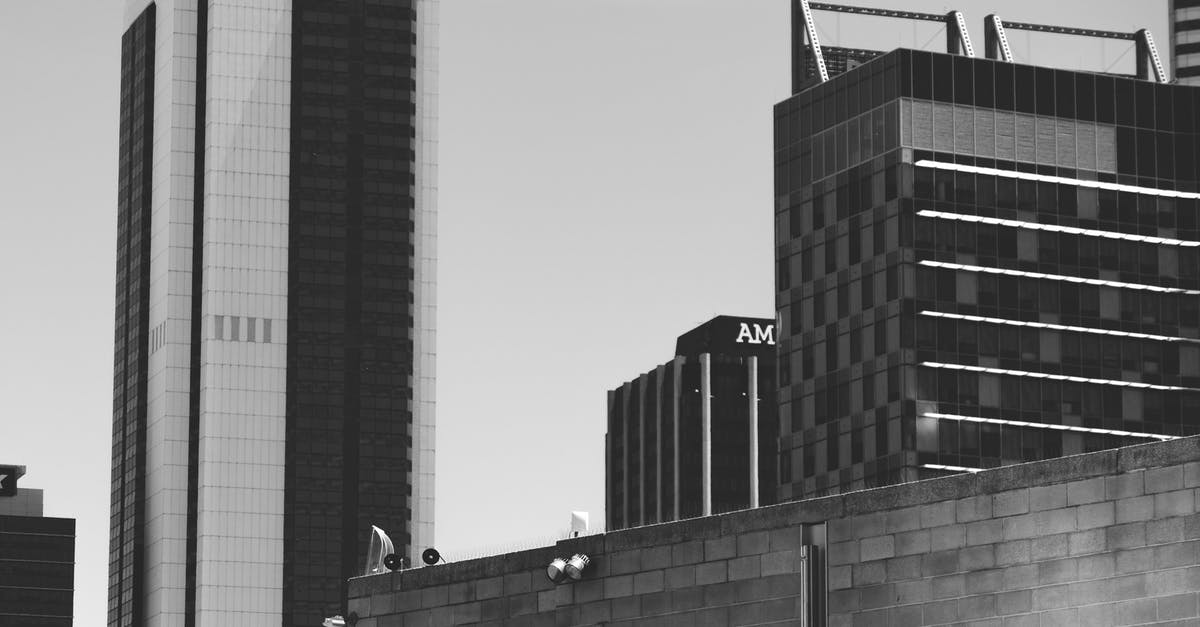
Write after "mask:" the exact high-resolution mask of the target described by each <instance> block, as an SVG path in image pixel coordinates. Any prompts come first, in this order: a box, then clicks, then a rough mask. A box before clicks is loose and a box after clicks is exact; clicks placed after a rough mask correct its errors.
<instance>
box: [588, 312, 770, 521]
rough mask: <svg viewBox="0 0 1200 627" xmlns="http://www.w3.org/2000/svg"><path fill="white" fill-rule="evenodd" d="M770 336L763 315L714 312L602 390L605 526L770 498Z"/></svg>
mask: <svg viewBox="0 0 1200 627" xmlns="http://www.w3.org/2000/svg"><path fill="white" fill-rule="evenodd" d="M774 333H775V323H774V321H773V320H770V319H764V318H738V317H734V316H717V317H716V318H713V319H712V320H710V321H708V322H706V323H704V324H702V325H700V326H698V327H696V328H695V329H692V330H691V331H689V332H687V333H685V334H683V335H681V336H680V337H679V339H678V341H677V342H676V345H675V359H673V360H671V361H669V362H667V363H665V364H663V365H661V366H659V367H657V368H655V369H654V370H651V371H650V372H647V373H645V374H643V375H641V376H640V377H638V378H637V379H634V380H632V381H629V382H627V383H625V384H623V385H621V386H620V387H618V388H617V389H615V390H611V391H609V393H608V433H607V434H606V435H605V441H606V446H605V469H604V476H605V484H606V486H605V497H606V499H605V512H606V527H607V529H608V530H610V531H613V530H616V529H624V528H626V527H636V526H640V525H649V524H654V523H659V522H668V521H672V520H680V519H683V518H694V517H696V516H704V515H708V514H719V513H723V512H730V511H734V510H738V509H745V508H747V507H756V506H759V505H769V504H772V503H774V502H775V494H776V477H777V473H778V469H777V468H778V467H777V460H778V448H777V444H778V433H779V431H778V420H777V417H776V405H775V403H774V394H775V390H776V382H775V365H774V362H775V351H774V348H775V336H774ZM751 442H755V445H754V446H752V445H751ZM751 468H755V469H756V470H755V471H754V472H751Z"/></svg>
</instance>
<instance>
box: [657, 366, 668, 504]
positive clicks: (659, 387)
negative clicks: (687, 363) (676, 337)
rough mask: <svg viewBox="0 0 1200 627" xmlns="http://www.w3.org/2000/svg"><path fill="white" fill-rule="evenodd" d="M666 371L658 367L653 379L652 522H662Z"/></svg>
mask: <svg viewBox="0 0 1200 627" xmlns="http://www.w3.org/2000/svg"><path fill="white" fill-rule="evenodd" d="M666 372H667V369H666V368H665V367H663V366H659V367H658V376H657V377H655V386H654V392H655V394H654V419H655V421H656V424H657V426H656V427H655V429H654V464H655V466H654V482H655V483H654V507H655V510H654V522H663V506H662V501H663V499H662V497H663V490H662V488H663V480H662V471H663V463H662V454H663V445H662V443H663V437H662V429H663V416H662V414H663V412H662V395H663V375H665V374H666Z"/></svg>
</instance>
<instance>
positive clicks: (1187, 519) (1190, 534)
mask: <svg viewBox="0 0 1200 627" xmlns="http://www.w3.org/2000/svg"><path fill="white" fill-rule="evenodd" d="M1183 537H1184V539H1185V540H1195V539H1196V538H1200V514H1192V515H1191V516H1184V517H1183Z"/></svg>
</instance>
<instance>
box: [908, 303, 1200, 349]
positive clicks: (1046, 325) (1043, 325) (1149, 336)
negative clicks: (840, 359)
mask: <svg viewBox="0 0 1200 627" xmlns="http://www.w3.org/2000/svg"><path fill="white" fill-rule="evenodd" d="M919 315H922V316H931V317H934V318H950V319H951V320H967V321H969V322H984V323H988V324H1007V325H1010V326H1014V327H1030V328H1033V329H1049V330H1051V331H1074V332H1076V333H1095V334H1096V335H1111V336H1114V337H1128V338H1133V339H1138V340H1157V341H1160V342H1192V343H1200V339H1193V338H1187V337H1175V336H1171V335H1154V334H1153V333H1134V332H1133V331H1114V330H1112V329H1097V328H1094V327H1077V326H1072V325H1069V324H1053V323H1050V322H1026V321H1024V320H1009V319H1007V318H989V317H987V316H969V315H966V314H952V313H943V312H940V311H928V310H926V311H922V312H920V314H919Z"/></svg>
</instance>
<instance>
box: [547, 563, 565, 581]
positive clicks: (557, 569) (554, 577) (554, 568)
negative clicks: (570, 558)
mask: <svg viewBox="0 0 1200 627" xmlns="http://www.w3.org/2000/svg"><path fill="white" fill-rule="evenodd" d="M566 572H567V561H566V560H564V559H563V558H561V557H556V558H554V561H553V562H550V565H549V566H547V567H546V577H549V578H550V581H553V582H554V583H558V582H560V581H562V580H563V577H565V576H566Z"/></svg>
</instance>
